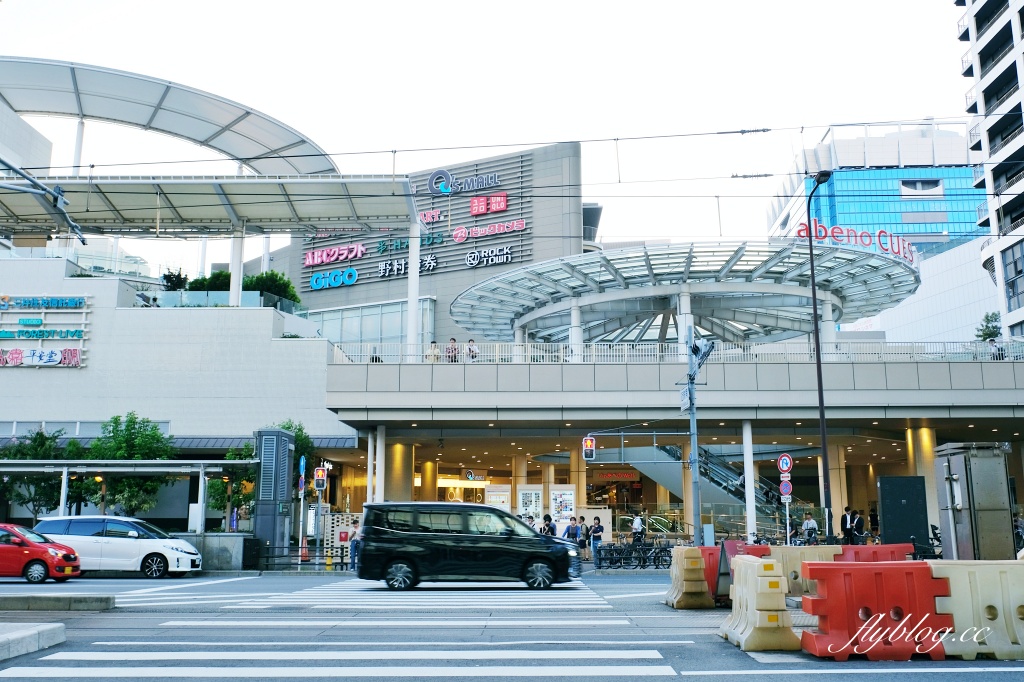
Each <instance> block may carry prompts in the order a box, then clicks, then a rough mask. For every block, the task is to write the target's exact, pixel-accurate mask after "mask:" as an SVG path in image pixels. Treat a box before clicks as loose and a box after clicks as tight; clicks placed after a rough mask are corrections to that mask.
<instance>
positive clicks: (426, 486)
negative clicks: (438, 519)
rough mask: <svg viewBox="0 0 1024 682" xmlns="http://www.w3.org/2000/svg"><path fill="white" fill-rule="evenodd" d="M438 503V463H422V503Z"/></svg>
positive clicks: (425, 461)
mask: <svg viewBox="0 0 1024 682" xmlns="http://www.w3.org/2000/svg"><path fill="white" fill-rule="evenodd" d="M436 501H437V462H434V461H431V460H423V461H422V462H420V502H436Z"/></svg>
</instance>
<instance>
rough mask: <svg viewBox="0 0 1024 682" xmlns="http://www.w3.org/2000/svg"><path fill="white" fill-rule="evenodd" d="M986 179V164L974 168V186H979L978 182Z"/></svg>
mask: <svg viewBox="0 0 1024 682" xmlns="http://www.w3.org/2000/svg"><path fill="white" fill-rule="evenodd" d="M984 178H985V164H983V163H979V164H978V165H976V166H974V184H975V185H977V184H978V180H983V179H984Z"/></svg>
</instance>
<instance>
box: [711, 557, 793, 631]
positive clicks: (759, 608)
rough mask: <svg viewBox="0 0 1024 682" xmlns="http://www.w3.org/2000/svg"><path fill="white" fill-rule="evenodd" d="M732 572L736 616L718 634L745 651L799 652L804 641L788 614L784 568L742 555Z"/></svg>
mask: <svg viewBox="0 0 1024 682" xmlns="http://www.w3.org/2000/svg"><path fill="white" fill-rule="evenodd" d="M732 570H733V584H732V586H731V587H730V588H729V597H730V598H731V599H732V613H731V614H730V615H729V617H728V618H727V619H726V621H725V623H724V624H723V625H722V627H721V629H719V631H718V634H719V635H720V636H721V637H723V638H725V639H728V640H729V641H730V642H732V643H733V644H735V645H736V646H738V647H739V648H740V649H742V650H743V651H799V650H800V638H799V637H797V636H796V632H794V631H793V618H792V616H790V614H789V611H787V610H786V578H785V576H784V575H782V564H781V563H779V562H778V561H777V560H775V559H772V558H770V557H769V558H759V557H753V556H743V555H741V556H736V557H733V559H732Z"/></svg>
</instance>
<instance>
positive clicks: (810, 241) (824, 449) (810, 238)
mask: <svg viewBox="0 0 1024 682" xmlns="http://www.w3.org/2000/svg"><path fill="white" fill-rule="evenodd" d="M831 177H832V171H827V170H822V171H818V173H817V174H816V175H815V176H814V187H813V188H811V192H810V194H808V195H807V248H808V258H809V260H810V265H811V309H812V312H811V320H812V323H813V325H814V368H815V370H816V371H817V374H818V427H819V428H820V429H821V459H822V464H823V465H824V466H823V467H822V478H821V480H822V483H823V487H824V489H825V499H824V500H823V501H822V505H823V506H824V507H825V528H824V531H825V537H826V538H830V537H832V535H833V533H832V487H831V483H830V480H829V461H828V429H827V428H826V426H825V391H824V386H823V384H822V381H821V330H820V328H819V326H818V283H817V280H815V278H814V236H815V235H814V232H815V230H814V229H813V228H812V226H811V199H813V198H814V193H815V192H816V191H818V188H819V187H821V186H822V185H824V184H825V183H826V182H828V181H829V178H831ZM828 305H832V304H831V303H829V304H828Z"/></svg>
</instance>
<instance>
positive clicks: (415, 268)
mask: <svg viewBox="0 0 1024 682" xmlns="http://www.w3.org/2000/svg"><path fill="white" fill-rule="evenodd" d="M406 272H408V273H409V274H408V281H407V285H408V290H407V292H406V298H407V302H406V306H407V308H406V322H405V326H406V329H405V345H406V348H407V350H406V353H405V355H406V357H405V358H404V362H414V363H415V362H420V361H421V359H422V358H423V347H422V346H423V340H422V339H421V338H420V221H419V218H417V217H414V219H413V221H412V223H410V225H409V262H408V264H407V266H406Z"/></svg>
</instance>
